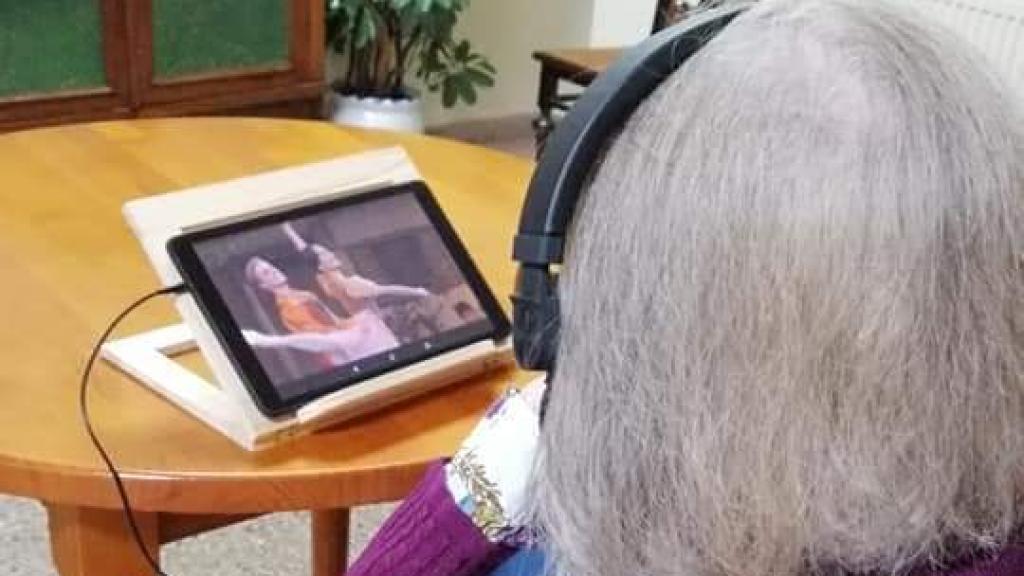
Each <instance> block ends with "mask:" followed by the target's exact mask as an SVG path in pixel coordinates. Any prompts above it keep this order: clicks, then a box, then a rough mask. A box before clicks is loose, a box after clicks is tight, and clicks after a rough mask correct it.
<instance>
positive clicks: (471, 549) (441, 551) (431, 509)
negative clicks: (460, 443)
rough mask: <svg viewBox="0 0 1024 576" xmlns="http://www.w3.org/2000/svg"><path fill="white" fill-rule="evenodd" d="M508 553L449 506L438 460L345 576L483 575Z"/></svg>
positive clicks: (463, 515) (447, 494)
mask: <svg viewBox="0 0 1024 576" xmlns="http://www.w3.org/2000/svg"><path fill="white" fill-rule="evenodd" d="M513 551H514V550H513V549H512V548H508V547H505V546H501V545H499V544H495V543H493V542H491V541H490V540H488V539H487V538H486V537H485V536H484V535H483V534H482V533H481V532H480V530H479V529H477V527H476V525H475V524H473V521H472V520H471V519H470V518H469V517H468V516H466V515H465V514H464V513H463V512H462V510H461V509H460V508H459V507H458V505H457V504H456V503H455V500H454V499H453V498H452V496H451V494H449V493H448V488H447V486H446V485H445V474H444V462H437V463H435V464H433V465H432V466H431V467H430V468H429V469H428V470H427V474H426V476H425V477H424V478H423V480H421V481H420V483H419V485H418V486H417V487H416V488H415V489H414V490H413V491H412V493H411V494H409V496H408V497H407V498H406V499H405V501H404V502H402V504H401V506H399V507H398V509H397V510H395V512H394V513H393V514H392V515H391V517H389V518H388V519H387V521H386V522H385V523H384V525H383V526H382V527H381V528H380V530H379V531H378V532H377V534H376V535H375V536H374V537H373V539H372V540H371V541H370V543H369V545H367V547H366V550H364V551H363V553H362V554H361V555H360V556H359V559H358V560H356V562H355V563H354V564H353V565H352V567H351V568H349V569H348V571H347V572H345V574H346V576H473V575H477V574H487V573H488V572H490V570H491V569H492V568H494V567H495V566H496V565H497V564H499V563H500V562H501V561H502V560H504V559H505V558H507V557H508V556H509V555H510V554H511V553H512V552H513Z"/></svg>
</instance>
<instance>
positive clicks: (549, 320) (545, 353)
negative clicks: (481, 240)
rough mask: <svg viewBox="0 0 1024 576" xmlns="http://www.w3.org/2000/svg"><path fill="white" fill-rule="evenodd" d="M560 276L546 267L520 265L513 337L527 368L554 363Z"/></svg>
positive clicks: (544, 367)
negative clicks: (558, 277)
mask: <svg viewBox="0 0 1024 576" xmlns="http://www.w3.org/2000/svg"><path fill="white" fill-rule="evenodd" d="M557 283H558V282H557V279H556V277H554V276H552V275H551V274H550V273H549V272H548V271H547V270H546V269H542V268H536V267H527V266H524V267H522V268H520V271H519V275H518V277H517V279H516V288H517V293H516V294H515V295H514V296H512V305H513V318H512V340H513V344H514V346H515V352H516V361H517V362H519V365H520V366H521V367H522V368H525V369H527V370H543V371H550V370H551V369H552V368H553V367H554V365H555V356H556V354H557V351H558V335H559V330H560V325H561V318H560V310H559V304H558V288H557Z"/></svg>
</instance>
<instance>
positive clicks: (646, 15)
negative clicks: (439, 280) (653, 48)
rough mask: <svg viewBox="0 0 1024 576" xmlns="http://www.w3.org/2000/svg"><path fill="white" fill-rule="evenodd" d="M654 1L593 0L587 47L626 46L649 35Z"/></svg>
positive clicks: (652, 21) (652, 20) (655, 1)
mask: <svg viewBox="0 0 1024 576" xmlns="http://www.w3.org/2000/svg"><path fill="white" fill-rule="evenodd" d="M656 4H657V0H629V1H623V0H594V9H593V15H592V17H591V22H592V24H591V27H590V45H591V46H626V45H629V44H635V43H637V42H639V41H640V40H643V39H644V38H646V37H647V36H648V35H650V33H651V24H653V23H654V8H655V5H656Z"/></svg>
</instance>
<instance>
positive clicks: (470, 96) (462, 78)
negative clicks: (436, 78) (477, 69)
mask: <svg viewBox="0 0 1024 576" xmlns="http://www.w3.org/2000/svg"><path fill="white" fill-rule="evenodd" d="M452 81H453V82H454V83H455V89H456V91H457V92H458V94H459V96H461V97H462V99H463V100H464V101H465V102H466V104H469V105H470V106H472V105H473V104H476V88H474V87H473V83H472V82H470V81H469V78H468V77H467V76H466V75H465V74H459V75H457V76H452Z"/></svg>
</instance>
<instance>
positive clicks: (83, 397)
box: [78, 284, 186, 576]
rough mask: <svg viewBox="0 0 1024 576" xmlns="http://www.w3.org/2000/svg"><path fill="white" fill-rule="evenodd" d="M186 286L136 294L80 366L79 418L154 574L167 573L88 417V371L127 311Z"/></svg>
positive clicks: (176, 291)
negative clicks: (151, 550)
mask: <svg viewBox="0 0 1024 576" xmlns="http://www.w3.org/2000/svg"><path fill="white" fill-rule="evenodd" d="M185 290H186V289H185V286H184V285H183V284H179V285H177V286H171V287H169V288H161V289H160V290H154V291H153V292H150V293H149V294H146V295H145V296H143V297H142V298H139V299H138V300H136V301H135V302H132V304H131V305H129V306H128V307H127V308H125V309H124V310H122V311H121V313H120V314H118V315H117V317H116V318H114V321H113V322H111V323H110V324H109V325H108V326H107V328H106V329H105V330H104V331H103V334H102V335H101V336H100V338H99V340H97V341H96V344H95V345H94V346H93V348H92V352H90V353H89V360H88V361H87V362H86V363H85V368H84V369H83V370H82V380H81V382H80V383H79V388H78V407H79V409H80V411H81V414H82V422H83V423H84V424H85V430H86V432H88V434H89V439H90V440H91V441H92V445H93V446H94V447H95V448H96V451H97V452H98V453H99V455H100V458H102V459H103V462H104V463H105V464H106V465H107V470H108V471H110V477H111V478H112V479H113V480H114V486H115V487H117V493H118V495H119V496H120V498H121V506H122V510H124V516H125V520H126V521H127V522H128V527H129V528H130V529H131V532H132V536H133V537H134V538H135V544H136V545H138V547H139V551H140V552H142V555H143V556H145V558H146V562H148V563H149V567H150V568H152V570H153V574H155V575H156V576H168V575H167V573H165V572H164V571H163V570H161V569H160V563H159V562H157V560H156V559H155V558H153V556H152V555H151V554H150V553H149V550H148V549H147V548H146V544H145V543H144V542H143V541H142V533H141V532H140V531H139V525H138V524H137V523H136V522H135V514H134V513H133V512H132V507H131V503H130V502H129V501H128V492H127V491H126V490H125V488H124V482H122V481H121V474H120V473H119V472H118V471H117V468H115V467H114V461H113V460H111V459H110V455H109V454H107V451H106V449H105V448H103V444H102V443H101V442H100V439H99V437H98V436H97V435H96V430H95V429H94V428H93V427H92V420H91V419H90V418H89V402H88V392H89V375H90V374H91V373H92V368H93V365H94V364H95V363H96V358H97V357H98V356H99V354H100V349H101V348H102V347H103V344H104V343H105V342H106V341H107V339H108V338H110V334H111V333H112V332H113V331H114V329H115V328H117V326H118V325H119V324H120V323H121V321H122V320H124V319H125V317H127V316H128V315H129V314H131V313H132V312H134V311H135V309H136V308H138V307H139V306H142V305H143V304H145V303H146V302H148V301H149V300H152V299H153V298H156V297H157V296H165V295H167V294H180V293H183V292H185Z"/></svg>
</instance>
